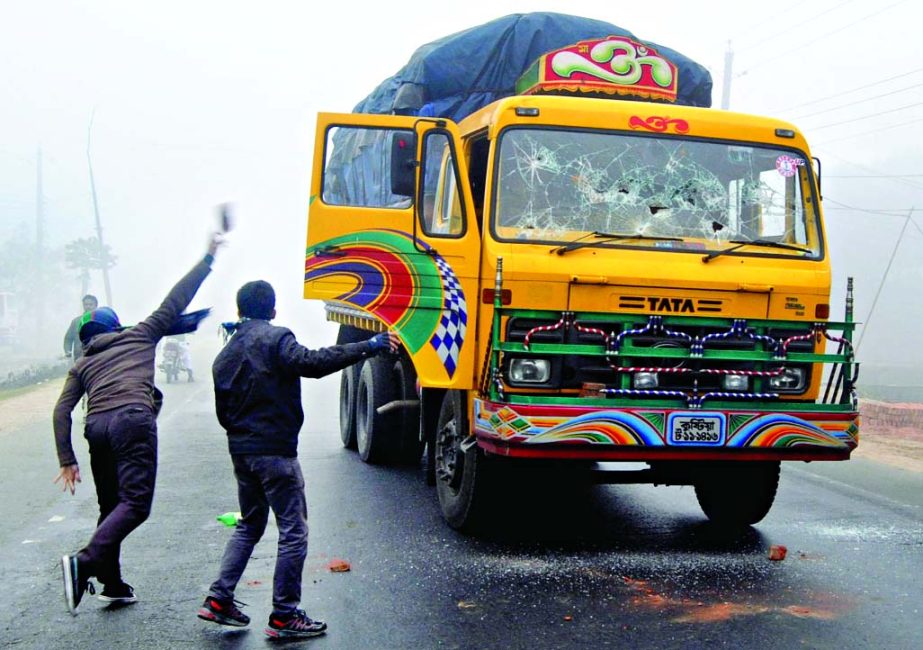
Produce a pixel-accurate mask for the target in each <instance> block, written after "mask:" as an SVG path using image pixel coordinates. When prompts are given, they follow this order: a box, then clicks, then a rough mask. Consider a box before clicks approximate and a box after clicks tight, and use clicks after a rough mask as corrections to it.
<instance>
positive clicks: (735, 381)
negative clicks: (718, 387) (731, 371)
mask: <svg viewBox="0 0 923 650" xmlns="http://www.w3.org/2000/svg"><path fill="white" fill-rule="evenodd" d="M722 384H723V385H724V390H747V389H748V388H749V387H750V378H749V377H747V376H746V375H725V376H724V381H723V382H722Z"/></svg>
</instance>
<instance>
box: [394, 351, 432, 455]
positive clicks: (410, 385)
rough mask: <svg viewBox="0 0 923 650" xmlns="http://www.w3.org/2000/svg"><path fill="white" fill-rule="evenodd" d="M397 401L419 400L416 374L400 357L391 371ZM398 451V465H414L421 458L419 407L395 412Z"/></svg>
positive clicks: (410, 365) (411, 366)
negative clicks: (396, 417)
mask: <svg viewBox="0 0 923 650" xmlns="http://www.w3.org/2000/svg"><path fill="white" fill-rule="evenodd" d="M392 374H393V377H394V385H395V386H396V388H397V393H398V394H397V399H399V400H402V401H404V402H410V401H414V400H419V396H418V395H417V373H416V372H415V371H414V368H413V363H411V361H410V359H407V358H405V357H404V356H401V357H399V358H398V359H397V361H395V362H394V368H393V369H392ZM397 416H398V435H397V436H396V437H397V442H398V449H397V450H396V456H395V460H396V461H397V462H399V463H405V464H410V465H412V464H416V463H419V462H420V458H421V457H422V456H423V446H424V444H423V442H422V441H421V440H420V407H419V406H415V407H414V406H404V407H402V408H401V409H399V410H398V411H397Z"/></svg>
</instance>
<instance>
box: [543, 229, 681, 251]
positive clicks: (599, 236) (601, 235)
mask: <svg viewBox="0 0 923 650" xmlns="http://www.w3.org/2000/svg"><path fill="white" fill-rule="evenodd" d="M587 237H595V239H594V240H593V241H585V240H586V238H587ZM623 239H654V240H657V241H683V239H682V238H681V237H657V236H654V235H642V234H641V233H637V234H634V235H628V234H621V233H611V232H599V231H598V230H596V231H594V232H591V233H590V234H589V235H581V236H580V237H578V238H577V239H575V240H574V241H572V242H570V243H568V244H564V245H563V246H558V247H557V248H552V249H551V252H552V253H557V254H558V255H563V254H564V253H569V252H570V251H574V250H577V249H578V248H585V247H587V246H598V245H599V244H605V243H606V242H608V241H619V240H623Z"/></svg>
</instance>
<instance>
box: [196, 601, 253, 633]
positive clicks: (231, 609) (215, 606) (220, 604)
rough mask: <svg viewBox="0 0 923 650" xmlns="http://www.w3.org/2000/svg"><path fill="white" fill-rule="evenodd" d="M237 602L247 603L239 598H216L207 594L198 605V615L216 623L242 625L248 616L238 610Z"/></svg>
mask: <svg viewBox="0 0 923 650" xmlns="http://www.w3.org/2000/svg"><path fill="white" fill-rule="evenodd" d="M235 603H236V604H235ZM237 604H240V605H246V604H247V603H242V602H240V601H239V600H218V599H217V598H215V597H214V596H209V597H207V598H206V599H205V602H204V603H202V606H201V607H199V613H198V617H199V618H201V619H202V620H203V621H211V622H212V623H217V624H218V625H231V626H233V627H244V626H245V625H247V624H248V623H249V622H250V617H249V616H247V615H246V614H244V613H243V612H242V611H240V610H239V609H238V608H237Z"/></svg>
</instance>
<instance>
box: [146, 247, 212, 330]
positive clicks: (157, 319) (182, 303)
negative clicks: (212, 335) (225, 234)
mask: <svg viewBox="0 0 923 650" xmlns="http://www.w3.org/2000/svg"><path fill="white" fill-rule="evenodd" d="M221 241H222V240H221V236H220V235H219V234H218V233H215V234H213V235H212V238H211V240H210V241H209V244H208V252H207V253H206V254H205V257H204V258H203V259H202V260H201V261H200V262H199V263H197V264H196V265H195V266H193V267H192V269H191V270H190V271H189V272H188V273H187V274H186V275H184V276H183V277H182V279H181V280H180V281H179V282H177V283H176V285H175V286H174V287H173V288H172V289H170V293H168V294H167V297H166V298H164V301H163V302H162V303H161V304H160V307H158V308H157V309H156V310H155V311H154V313H153V314H151V315H150V316H148V317H147V318H145V319H144V320H143V321H141V322H140V323H138V324H137V325H136V326H135V327H134V330H135V331H136V332H139V333H141V334H143V335H144V336H146V337H147V338H149V339H150V340H152V341H157V340H159V339H161V338H162V337H163V336H164V335H165V334H166V333H167V330H168V329H170V326H171V325H173V323H174V322H175V321H176V319H177V317H178V316H179V315H180V314H181V313H183V310H184V309H186V307H188V306H189V303H190V302H192V299H193V298H194V297H195V294H196V292H197V291H198V290H199V287H200V286H201V285H202V282H203V281H204V280H205V278H206V277H207V276H208V274H209V273H211V270H212V269H211V265H212V263H213V262H214V261H215V252H216V251H217V250H218V246H219V245H220V244H221Z"/></svg>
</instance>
